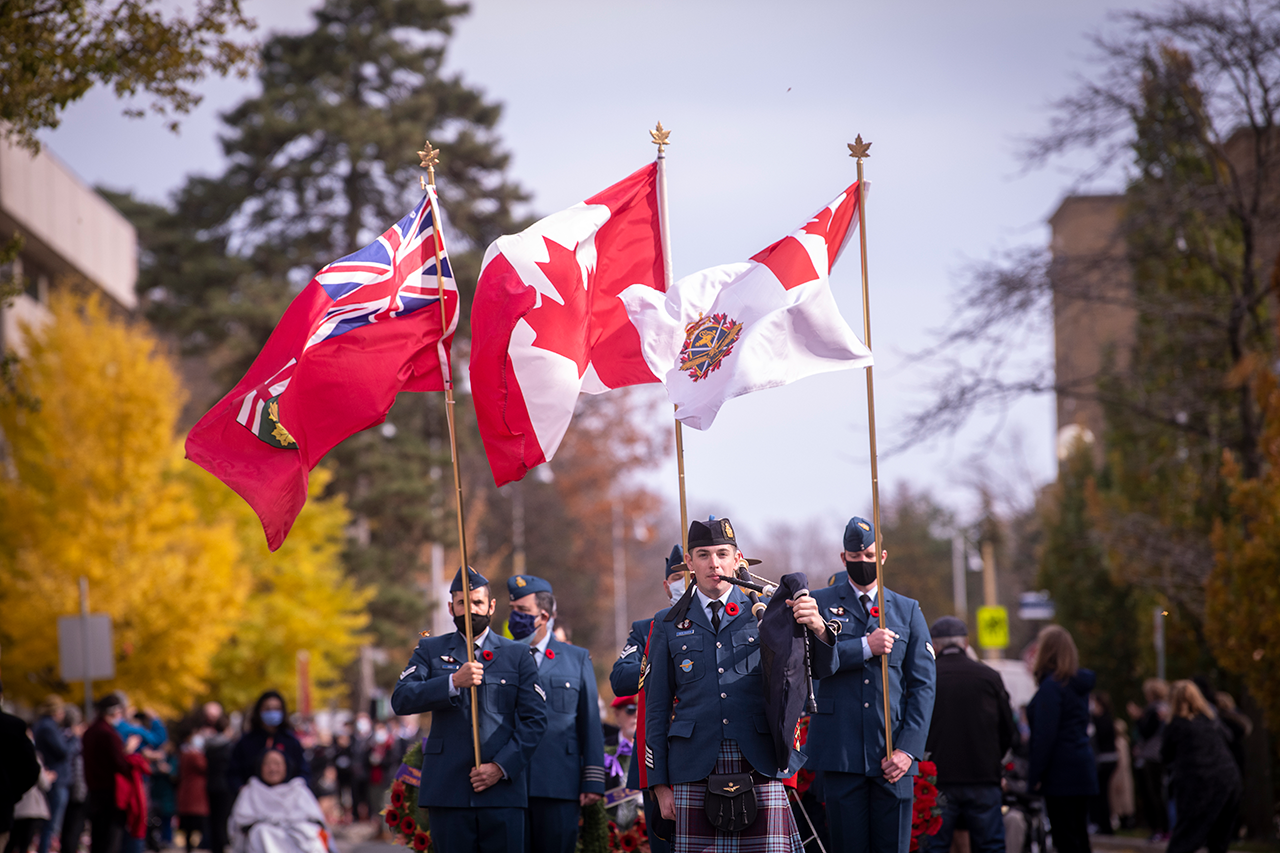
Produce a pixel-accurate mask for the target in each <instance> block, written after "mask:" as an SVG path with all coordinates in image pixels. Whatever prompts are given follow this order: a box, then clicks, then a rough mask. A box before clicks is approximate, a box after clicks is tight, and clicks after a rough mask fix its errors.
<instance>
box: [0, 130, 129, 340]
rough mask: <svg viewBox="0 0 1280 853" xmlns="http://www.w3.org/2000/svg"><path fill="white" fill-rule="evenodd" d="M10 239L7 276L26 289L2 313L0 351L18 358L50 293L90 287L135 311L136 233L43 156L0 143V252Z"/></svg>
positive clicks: (51, 158)
mask: <svg viewBox="0 0 1280 853" xmlns="http://www.w3.org/2000/svg"><path fill="white" fill-rule="evenodd" d="M15 233H20V234H21V235H22V238H23V247H22V252H21V253H20V254H19V256H18V259H17V261H16V262H15V263H14V264H13V266H12V269H11V271H12V272H14V273H17V274H18V275H19V276H20V277H21V279H22V280H23V281H25V282H26V289H25V291H24V292H23V293H22V294H21V295H19V296H18V297H17V298H16V299H14V300H13V301H12V302H10V303H9V304H8V305H4V306H0V350H4V349H12V350H14V351H16V352H21V351H22V335H21V332H20V328H21V326H22V324H24V323H25V324H30V325H32V326H34V327H39V325H40V324H42V323H45V322H48V319H49V316H50V315H49V311H48V308H47V305H48V302H49V293H50V290H51V289H52V288H58V287H76V286H81V287H83V286H88V287H93V288H96V289H97V290H99V291H101V292H102V293H103V294H104V295H106V296H107V297H109V298H110V300H111V301H112V302H113V303H114V304H115V305H116V306H118V307H119V308H120V309H121V310H124V311H131V310H133V308H134V307H135V306H136V305H137V297H136V295H135V294H134V284H135V282H136V281H137V279H138V235H137V232H136V231H135V230H134V228H133V226H132V225H131V224H129V222H128V220H126V219H125V218H124V217H123V216H121V215H120V214H119V213H118V212H117V211H116V209H115V208H114V207H112V206H111V205H110V204H108V203H107V201H106V200H105V199H103V198H102V197H101V196H99V195H98V194H97V193H96V192H94V191H93V190H92V189H90V188H89V187H88V186H86V185H85V183H84V182H83V181H81V180H80V179H79V178H78V177H76V175H75V174H74V173H73V172H72V171H71V170H70V169H69V168H67V166H66V165H65V164H63V163H62V161H60V160H59V159H58V158H57V157H55V156H54V155H53V154H51V153H50V152H49V151H48V149H44V150H42V151H41V152H40V153H39V154H32V153H31V152H30V151H28V150H27V149H25V148H20V147H17V146H15V145H14V144H13V143H12V142H11V141H9V140H5V139H0V245H6V244H7V243H8V241H9V240H10V238H12V236H13V235H14V234H15Z"/></svg>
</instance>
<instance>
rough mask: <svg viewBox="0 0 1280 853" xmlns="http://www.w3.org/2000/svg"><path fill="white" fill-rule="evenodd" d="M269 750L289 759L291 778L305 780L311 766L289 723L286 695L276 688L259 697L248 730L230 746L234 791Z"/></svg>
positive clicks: (229, 774)
mask: <svg viewBox="0 0 1280 853" xmlns="http://www.w3.org/2000/svg"><path fill="white" fill-rule="evenodd" d="M268 749H276V750H279V751H280V752H283V753H284V757H285V758H286V759H288V762H289V778H290V779H292V778H294V777H295V776H301V777H302V778H304V779H306V778H308V777H309V775H310V773H311V767H310V765H309V764H308V762H307V759H306V756H305V755H303V752H302V743H301V742H300V741H299V740H298V737H297V735H295V734H294V733H293V727H292V726H291V725H290V724H289V713H288V710H287V709H286V708H285V704H284V697H283V696H281V695H280V694H279V693H278V692H276V691H275V690H268V691H267V692H266V693H263V694H262V695H261V696H259V697H258V701H257V702H255V703H254V705H253V713H252V714H250V715H249V731H247V732H245V733H244V735H243V736H242V737H241V738H240V740H238V741H236V745H235V746H234V747H232V749H231V762H230V766H229V767H228V769H227V783H228V785H229V786H230V787H231V789H232V802H234V801H235V794H236V793H238V792H239V790H240V789H241V788H242V787H244V786H245V784H247V783H248V781H249V779H250V778H251V777H252V776H253V774H254V772H255V771H256V769H257V760H258V758H259V757H260V756H261V755H262V754H263V753H264V752H266V751H267V750H268Z"/></svg>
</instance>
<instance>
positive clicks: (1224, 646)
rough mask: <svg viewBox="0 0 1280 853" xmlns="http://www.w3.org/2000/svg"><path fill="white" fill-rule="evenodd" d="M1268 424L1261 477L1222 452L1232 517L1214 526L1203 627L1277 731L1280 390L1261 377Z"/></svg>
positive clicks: (1265, 375) (1261, 397)
mask: <svg viewBox="0 0 1280 853" xmlns="http://www.w3.org/2000/svg"><path fill="white" fill-rule="evenodd" d="M1257 382H1258V384H1257V397H1258V402H1259V408H1260V409H1261V410H1262V414H1263V417H1264V418H1265V419H1266V421H1265V423H1266V427H1265V429H1264V430H1263V433H1262V441H1261V442H1260V444H1261V447H1260V449H1261V451H1262V456H1263V459H1264V460H1265V467H1264V468H1263V472H1262V475H1261V476H1259V477H1257V478H1255V479H1246V478H1245V477H1244V474H1243V471H1242V470H1241V466H1240V464H1239V462H1238V461H1237V460H1236V459H1235V457H1234V456H1233V455H1232V454H1231V453H1230V451H1227V452H1224V454H1223V465H1222V473H1223V477H1224V478H1225V479H1226V481H1227V485H1228V486H1229V487H1230V489H1231V509H1232V512H1233V513H1234V517H1232V518H1228V519H1219V520H1218V521H1216V522H1215V523H1214V530H1213V546H1214V552H1215V557H1216V560H1215V564H1214V569H1213V574H1211V575H1210V576H1209V583H1208V584H1207V586H1206V590H1205V592H1206V595H1205V599H1206V600H1205V605H1206V619H1205V630H1206V632H1207V633H1208V635H1209V642H1210V643H1211V644H1212V646H1213V653H1214V655H1215V656H1216V657H1217V659H1218V660H1219V661H1220V662H1221V663H1222V665H1223V667H1224V668H1225V669H1227V670H1228V671H1230V672H1233V673H1235V674H1236V675H1239V676H1240V677H1241V678H1242V679H1243V680H1244V683H1245V686H1246V687H1248V688H1249V692H1250V693H1252V694H1253V696H1254V698H1255V699H1256V700H1257V701H1258V704H1259V705H1261V706H1262V709H1263V710H1264V712H1265V713H1266V717H1267V725H1268V726H1270V727H1271V729H1272V731H1276V730H1277V728H1278V727H1280V654H1278V653H1277V652H1276V648H1275V640H1276V637H1277V636H1280V386H1278V385H1277V382H1276V378H1275V377H1274V376H1273V375H1272V374H1270V373H1266V372H1263V373H1262V374H1261V375H1260V376H1259V378H1258V380H1257Z"/></svg>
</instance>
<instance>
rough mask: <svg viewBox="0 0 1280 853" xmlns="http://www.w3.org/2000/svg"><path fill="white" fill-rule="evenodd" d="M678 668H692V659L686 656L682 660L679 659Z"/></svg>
mask: <svg viewBox="0 0 1280 853" xmlns="http://www.w3.org/2000/svg"><path fill="white" fill-rule="evenodd" d="M680 668H681V669H683V670H684V671H685V672H688V671H689V670H691V669H693V661H691V660H689V659H688V658H685V659H684V660H682V661H680Z"/></svg>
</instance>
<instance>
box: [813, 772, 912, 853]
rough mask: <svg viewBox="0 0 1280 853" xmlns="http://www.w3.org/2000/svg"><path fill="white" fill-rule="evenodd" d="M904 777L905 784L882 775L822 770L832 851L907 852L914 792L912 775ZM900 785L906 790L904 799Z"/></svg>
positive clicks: (909, 840)
mask: <svg viewBox="0 0 1280 853" xmlns="http://www.w3.org/2000/svg"><path fill="white" fill-rule="evenodd" d="M905 778H906V782H907V784H905V785H904V783H903V782H899V783H897V784H896V785H890V784H889V783H888V782H886V781H885V780H884V777H883V776H865V775H863V774H861V773H840V772H838V771H834V770H824V771H822V779H823V793H825V794H826V797H827V828H828V830H829V831H830V833H831V846H832V848H833V853H907V851H908V850H909V849H910V847H911V802H912V800H913V799H914V794H913V793H910V792H911V791H912V790H913V789H912V788H911V787H909V785H910V783H911V782H912V781H913V779H912V777H909V776H908V777H905ZM899 787H906V789H907V791H908V792H909V793H908V794H907V796H906V797H905V798H903V797H900V796H898V793H897V790H896V789H897V788H899Z"/></svg>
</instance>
